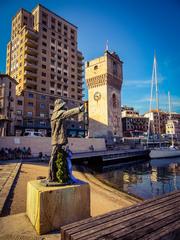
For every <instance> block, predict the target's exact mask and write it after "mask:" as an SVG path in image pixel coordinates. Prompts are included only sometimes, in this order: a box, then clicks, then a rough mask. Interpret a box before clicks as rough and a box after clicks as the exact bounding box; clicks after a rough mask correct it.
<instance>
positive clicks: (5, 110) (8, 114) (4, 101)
mask: <svg viewBox="0 0 180 240" xmlns="http://www.w3.org/2000/svg"><path fill="white" fill-rule="evenodd" d="M16 84H17V82H16V81H15V80H14V79H13V78H11V77H10V76H8V75H7V74H0V136H10V135H14V120H15V100H16Z"/></svg>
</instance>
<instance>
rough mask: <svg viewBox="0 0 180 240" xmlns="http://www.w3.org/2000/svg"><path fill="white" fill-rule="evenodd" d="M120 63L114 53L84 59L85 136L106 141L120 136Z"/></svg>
mask: <svg viewBox="0 0 180 240" xmlns="http://www.w3.org/2000/svg"><path fill="white" fill-rule="evenodd" d="M122 64H123V62H122V61H121V60H120V58H119V56H118V55H117V54H116V53H115V52H110V51H108V50H106V51H105V53H104V55H103V56H101V57H99V58H96V59H93V60H91V61H88V62H86V66H85V75H86V76H85V78H86V82H87V87H88V97H89V101H88V114H89V137H105V138H106V140H107V142H108V143H112V141H118V139H120V138H121V137H122V124H121V86H122V81H123V74H122Z"/></svg>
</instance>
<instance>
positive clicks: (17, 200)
mask: <svg viewBox="0 0 180 240" xmlns="http://www.w3.org/2000/svg"><path fill="white" fill-rule="evenodd" d="M17 164H18V165H17ZM0 166H1V167H0V168H4V173H5V172H9V176H11V175H12V174H11V173H13V172H14V171H15V169H16V170H17V166H19V163H14V162H10V161H9V164H7V163H6V164H4V165H3V167H2V164H1V165H0ZM47 172H48V165H47V163H40V162H39V163H35V162H30V161H29V162H27V163H25V161H23V163H22V165H21V168H20V174H19V175H18V179H17V181H16V184H15V187H13V192H12V193H11V194H10V196H11V198H12V199H10V200H8V203H9V201H10V204H7V207H8V208H9V209H7V211H3V213H4V212H5V214H4V215H3V216H4V217H0V226H1V227H0V240H9V239H16V240H19V239H21V240H23V239H27V240H28V239H30V240H36V239H38V240H51V239H53V240H56V239H60V233H59V231H58V232H56V233H55V232H54V233H51V234H47V235H43V236H38V235H37V234H36V232H35V230H34V228H33V227H32V225H31V223H30V221H29V219H28V218H27V216H26V215H25V212H26V190H27V182H28V181H30V180H34V179H36V178H37V177H38V176H47ZM73 174H74V175H75V177H77V178H79V179H81V180H83V181H86V182H88V183H89V184H90V190H91V215H92V216H97V215H100V214H103V213H106V212H109V211H112V210H115V209H119V208H125V207H128V206H131V205H133V204H135V203H137V202H140V200H138V199H136V198H134V197H131V196H129V195H128V194H125V193H122V192H119V191H117V190H115V189H113V188H111V187H109V186H107V185H105V184H104V183H102V182H100V181H99V180H98V179H96V178H95V177H94V176H93V175H92V174H91V173H90V172H88V170H87V169H86V168H84V169H82V170H81V171H79V169H78V168H74V171H73ZM0 178H1V171H0ZM6 179H7V178H6ZM4 189H5V188H4Z"/></svg>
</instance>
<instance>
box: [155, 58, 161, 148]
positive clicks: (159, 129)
mask: <svg viewBox="0 0 180 240" xmlns="http://www.w3.org/2000/svg"><path fill="white" fill-rule="evenodd" d="M154 81H155V86H156V109H157V114H158V132H159V136H160V138H161V125H160V112H159V89H158V78H157V61H156V55H155V54H154ZM160 138H159V141H160V140H161V139H160ZM159 144H160V145H161V141H160V143H159Z"/></svg>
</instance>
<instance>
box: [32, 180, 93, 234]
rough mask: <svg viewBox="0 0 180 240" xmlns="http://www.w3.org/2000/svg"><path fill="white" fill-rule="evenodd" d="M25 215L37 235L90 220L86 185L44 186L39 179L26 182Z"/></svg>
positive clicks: (88, 194)
mask: <svg viewBox="0 0 180 240" xmlns="http://www.w3.org/2000/svg"><path fill="white" fill-rule="evenodd" d="M27 216H28V217H29V219H30V221H31V223H32V225H33V226H34V228H35V229H36V231H37V233H38V234H45V233H47V232H50V231H52V230H55V229H60V227H61V226H63V225H66V224H69V223H72V222H75V221H78V220H82V219H84V218H88V217H90V187H89V184H88V183H85V182H84V183H82V184H76V185H67V186H60V187H44V186H42V185H41V184H40V180H35V181H31V182H28V185H27Z"/></svg>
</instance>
